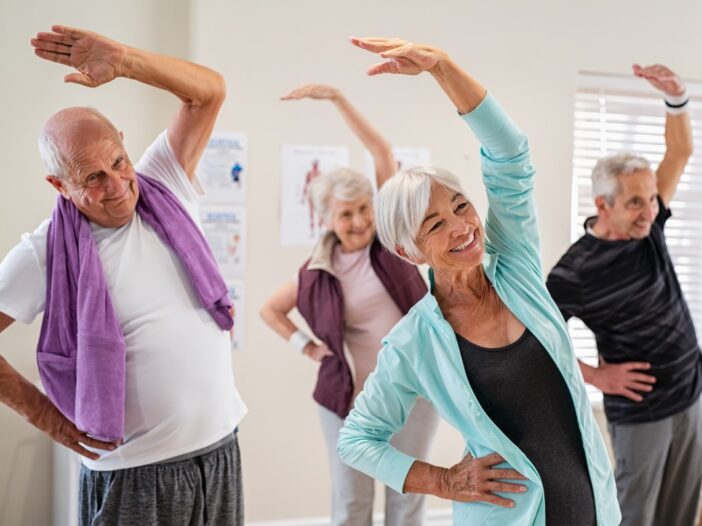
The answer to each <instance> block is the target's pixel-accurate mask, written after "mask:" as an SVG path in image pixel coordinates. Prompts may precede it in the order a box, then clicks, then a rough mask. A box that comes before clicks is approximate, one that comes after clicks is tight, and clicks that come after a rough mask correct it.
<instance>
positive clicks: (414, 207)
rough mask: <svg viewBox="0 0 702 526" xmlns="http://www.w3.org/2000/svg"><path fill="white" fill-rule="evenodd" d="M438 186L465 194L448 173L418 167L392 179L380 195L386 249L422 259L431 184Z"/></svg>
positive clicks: (380, 234) (380, 227)
mask: <svg viewBox="0 0 702 526" xmlns="http://www.w3.org/2000/svg"><path fill="white" fill-rule="evenodd" d="M432 183H438V184H440V185H442V186H444V187H446V188H448V189H449V190H451V191H452V192H457V193H460V194H462V195H465V192H464V191H463V187H462V186H461V181H460V180H459V179H458V177H456V176H455V175H454V174H452V173H451V172H449V171H448V170H444V169H442V168H437V167H432V166H415V167H413V168H408V169H406V170H402V171H401V172H400V173H398V174H396V175H394V176H393V177H391V178H390V179H389V180H388V181H387V182H386V183H385V184H384V185H383V187H382V188H381V189H380V191H379V192H378V199H377V201H376V212H375V216H376V228H377V231H378V238H379V239H380V242H381V243H382V244H383V246H384V247H385V248H387V249H388V250H389V251H390V252H392V253H393V254H396V255H398V256H399V255H400V254H399V253H398V251H397V248H398V247H401V248H402V249H403V250H404V251H405V254H407V256H408V257H409V258H419V257H421V255H422V254H421V253H420V251H419V249H418V248H417V244H416V239H417V235H418V234H419V229H420V228H421V226H422V222H423V221H424V216H425V215H426V213H427V208H428V207H429V198H430V197H431V184H432Z"/></svg>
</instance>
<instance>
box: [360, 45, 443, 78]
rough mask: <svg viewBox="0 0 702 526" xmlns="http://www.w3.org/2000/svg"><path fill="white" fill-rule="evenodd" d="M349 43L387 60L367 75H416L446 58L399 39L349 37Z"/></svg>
mask: <svg viewBox="0 0 702 526" xmlns="http://www.w3.org/2000/svg"><path fill="white" fill-rule="evenodd" d="M351 43H352V44H353V45H354V46H357V47H359V48H361V49H365V50H366V51H370V52H371V53H377V54H379V55H380V56H381V57H382V58H386V59H389V60H387V61H385V62H381V63H379V64H375V65H374V66H371V67H369V68H368V70H367V73H368V74H369V75H379V74H381V73H395V74H401V75H418V74H419V73H421V72H422V71H431V70H432V69H434V68H435V67H436V66H437V65H438V64H439V63H440V62H441V61H442V60H443V59H445V58H447V55H446V53H445V52H444V51H442V50H440V49H438V48H435V47H432V46H427V45H424V44H415V43H413V42H407V41H406V40H402V39H399V38H378V37H370V38H357V37H351Z"/></svg>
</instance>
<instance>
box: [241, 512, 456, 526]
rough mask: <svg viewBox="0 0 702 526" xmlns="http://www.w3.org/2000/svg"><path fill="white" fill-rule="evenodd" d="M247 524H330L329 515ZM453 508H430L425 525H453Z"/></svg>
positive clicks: (379, 522) (377, 522)
mask: <svg viewBox="0 0 702 526" xmlns="http://www.w3.org/2000/svg"><path fill="white" fill-rule="evenodd" d="M246 524H247V526H328V525H329V517H310V518H304V519H285V520H278V521H265V522H247V523H246ZM452 524H453V523H452V521H451V509H450V508H448V509H445V510H428V511H427V513H426V521H425V522H424V526H452ZM373 526H383V514H382V513H376V514H375V515H373Z"/></svg>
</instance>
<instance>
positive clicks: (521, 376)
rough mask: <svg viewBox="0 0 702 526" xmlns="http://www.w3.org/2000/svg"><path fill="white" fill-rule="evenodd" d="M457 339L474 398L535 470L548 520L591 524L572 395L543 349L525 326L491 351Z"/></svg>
mask: <svg viewBox="0 0 702 526" xmlns="http://www.w3.org/2000/svg"><path fill="white" fill-rule="evenodd" d="M456 338H457V340H458V346H459V348H460V350H461V357H462V359H463V366H464V367H465V369H466V376H467V377H468V381H469V382H470V385H471V387H472V388H473V391H474V392H475V396H476V397H477V398H478V402H480V405H481V406H482V407H483V409H484V410H485V413H486V414H487V415H488V416H489V417H490V418H491V419H492V421H493V422H494V423H495V424H496V425H497V427H499V428H500V429H501V430H502V432H503V433H504V434H505V435H507V437H508V438H509V439H510V440H511V441H512V442H514V444H515V445H516V446H517V447H518V448H519V449H520V450H521V451H522V452H524V454H525V455H526V456H527V458H529V460H531V462H532V464H534V467H536V470H537V471H538V472H539V475H540V477H541V481H542V483H543V487H544V495H545V498H546V524H547V525H548V526H565V525H567V526H593V525H595V524H596V516H595V503H594V498H593V495H592V484H591V483H590V475H589V473H588V469H587V461H586V460H585V452H584V451H583V444H582V436H581V435H580V429H579V428H578V421H577V417H576V415H575V408H574V406H573V399H572V397H571V396H570V391H569V390H568V387H567V386H566V383H565V381H564V380H563V377H562V375H561V373H560V372H559V370H558V368H557V367H556V364H555V363H554V362H553V360H552V359H551V357H550V356H549V354H548V352H547V351H546V349H545V348H544V347H543V345H541V343H540V342H539V341H538V340H537V339H536V338H535V337H534V335H533V334H532V333H531V332H530V331H529V330H528V329H526V330H525V331H524V334H523V335H522V336H521V338H519V340H517V341H516V342H514V343H512V344H510V345H508V346H506V347H499V348H495V349H486V348H484V347H480V346H478V345H475V344H473V343H471V342H469V341H468V340H466V339H465V338H463V337H462V336H461V335H459V334H456ZM507 496H508V497H509V495H507Z"/></svg>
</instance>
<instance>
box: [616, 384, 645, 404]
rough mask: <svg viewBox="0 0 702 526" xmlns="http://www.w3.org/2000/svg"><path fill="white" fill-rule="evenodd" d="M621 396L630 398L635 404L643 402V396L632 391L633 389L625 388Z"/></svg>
mask: <svg viewBox="0 0 702 526" xmlns="http://www.w3.org/2000/svg"><path fill="white" fill-rule="evenodd" d="M619 394H620V395H621V396H623V397H625V398H628V399H629V400H633V401H634V402H641V401H643V396H641V395H640V394H638V393H636V392H634V391H632V390H631V389H629V388H627V387H624V388H623V389H622V391H621V392H620V393H619Z"/></svg>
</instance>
